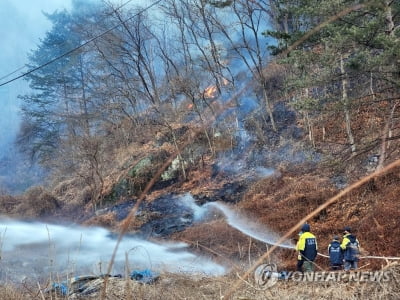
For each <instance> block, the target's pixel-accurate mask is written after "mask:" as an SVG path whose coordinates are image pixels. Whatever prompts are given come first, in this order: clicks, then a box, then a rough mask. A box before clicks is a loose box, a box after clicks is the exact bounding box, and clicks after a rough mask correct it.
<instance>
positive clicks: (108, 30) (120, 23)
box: [0, 0, 162, 87]
mask: <svg viewBox="0 0 400 300" xmlns="http://www.w3.org/2000/svg"><path fill="white" fill-rule="evenodd" d="M131 1H132V0H129V1H128V2H126V3H124V4H123V5H122V6H124V5H126V4H127V3H129V2H131ZM161 1H162V0H157V1H155V2H154V3H152V4H151V5H149V6H147V7H145V8H143V9H142V10H140V11H139V12H137V13H135V14H133V15H132V16H130V17H129V18H128V19H126V20H124V21H122V22H119V23H118V24H117V25H115V26H113V27H111V28H110V29H107V30H106V31H104V32H102V33H101V34H99V35H97V36H95V37H93V38H91V39H89V40H88V41H86V42H84V43H83V44H81V45H79V46H77V47H75V48H73V49H71V50H69V51H67V52H65V53H63V54H61V55H60V56H57V57H55V58H53V59H52V60H49V61H48V62H46V63H44V64H42V65H40V66H38V67H36V68H33V69H31V70H29V71H28V72H25V73H23V74H21V75H19V76H17V77H14V78H12V79H10V80H8V81H6V82H4V83H1V84H0V87H1V86H3V85H6V84H9V83H11V82H13V81H15V80H18V79H20V78H22V77H25V76H26V75H29V74H31V73H33V72H36V71H37V70H40V69H42V68H44V67H46V66H48V65H50V64H52V63H53V62H55V61H57V60H59V59H61V58H63V57H65V56H68V55H70V54H71V53H73V52H75V51H76V50H78V49H80V48H82V47H84V46H86V45H87V44H89V43H91V42H93V41H94V40H96V39H98V38H100V37H102V36H103V35H106V34H107V33H109V32H111V31H113V30H114V29H115V28H118V27H119V26H121V25H122V24H124V23H126V22H128V21H129V20H131V19H132V18H134V17H136V16H138V15H140V14H141V13H143V12H145V11H146V10H149V9H150V8H152V7H153V6H156V5H157V4H158V3H160V2H161ZM122 6H120V7H119V8H121V7H122ZM119 8H117V9H119ZM114 11H115V10H114ZM22 68H24V67H21V68H19V69H18V70H16V71H13V72H12V73H10V74H8V75H6V76H4V77H2V78H1V79H3V78H5V77H8V76H9V75H11V74H13V73H15V72H17V71H19V70H20V69H22ZM1 79H0V80H1Z"/></svg>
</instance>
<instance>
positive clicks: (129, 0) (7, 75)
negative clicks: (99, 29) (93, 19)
mask: <svg viewBox="0 0 400 300" xmlns="http://www.w3.org/2000/svg"><path fill="white" fill-rule="evenodd" d="M132 1H133V0H128V1H126V2H125V3H123V4H121V5H120V6H119V7H117V8H114V9H113V10H112V12H111V13H108V14H106V16H105V17H104V18H102V19H101V20H100V21H98V22H97V23H100V22H102V21H104V20H105V19H106V17H108V16H110V15H112V14H113V13H114V12H115V11H117V10H119V9H121V8H122V7H124V6H125V5H127V4H128V3H129V2H132ZM26 67H27V66H26V65H24V66H22V67H20V68H18V69H16V70H15V71H12V72H11V73H8V74H6V75H4V76H3V77H1V78H0V81H1V80H3V79H5V78H7V77H9V76H11V75H12V74H14V73H16V72H18V71H20V70H22V69H24V68H26Z"/></svg>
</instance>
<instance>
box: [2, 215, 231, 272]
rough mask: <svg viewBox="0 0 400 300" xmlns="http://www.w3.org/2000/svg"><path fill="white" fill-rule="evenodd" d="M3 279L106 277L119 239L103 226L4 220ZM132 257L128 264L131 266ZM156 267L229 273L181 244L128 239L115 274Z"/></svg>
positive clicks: (126, 237)
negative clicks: (52, 275)
mask: <svg viewBox="0 0 400 300" xmlns="http://www.w3.org/2000/svg"><path fill="white" fill-rule="evenodd" d="M0 240H1V243H0V245H1V246H2V247H1V255H2V257H1V261H0V262H1V266H0V275H1V276H0V279H4V277H7V278H14V279H15V278H22V277H24V276H31V275H34V276H35V275H36V277H38V276H40V275H46V274H45V273H49V272H61V273H63V274H67V273H73V274H74V275H81V274H82V272H86V273H87V272H89V273H94V274H104V273H106V272H107V268H108V264H109V261H110V259H111V256H112V253H113V251H114V248H115V246H116V241H117V239H116V237H115V234H112V233H111V232H109V231H108V230H106V229H104V228H100V227H82V226H68V227H67V226H61V225H54V224H44V223H40V222H21V221H16V220H11V219H6V218H1V219H0ZM126 256H127V257H128V262H129V263H128V265H127V262H126ZM126 267H128V269H129V270H133V269H143V268H150V269H153V270H158V271H163V270H166V271H169V272H183V273H192V274H193V273H201V274H207V275H221V274H224V273H225V271H226V270H225V268H224V267H222V266H221V265H218V264H216V263H214V262H212V261H211V260H209V259H206V258H204V257H200V256H197V255H195V254H193V253H191V252H189V251H188V249H187V244H185V243H179V242H162V243H157V242H152V241H147V240H143V239H140V238H139V237H132V236H124V237H123V239H122V241H121V243H120V245H119V247H118V251H117V254H116V257H115V262H114V264H113V270H112V273H113V274H115V273H117V274H122V275H124V270H125V268H126Z"/></svg>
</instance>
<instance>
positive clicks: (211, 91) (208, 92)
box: [204, 85, 217, 99]
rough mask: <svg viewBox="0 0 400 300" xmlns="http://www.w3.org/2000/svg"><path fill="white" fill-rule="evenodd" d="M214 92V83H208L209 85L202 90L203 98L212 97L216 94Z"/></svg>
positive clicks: (215, 89)
mask: <svg viewBox="0 0 400 300" xmlns="http://www.w3.org/2000/svg"><path fill="white" fill-rule="evenodd" d="M216 94H217V86H215V85H210V86H209V87H207V88H206V89H205V90H204V97H205V98H209V99H211V98H214V97H215V96H216Z"/></svg>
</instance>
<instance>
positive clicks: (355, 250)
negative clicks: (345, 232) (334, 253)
mask: <svg viewBox="0 0 400 300" xmlns="http://www.w3.org/2000/svg"><path fill="white" fill-rule="evenodd" d="M347 238H348V239H349V240H350V241H349V242H348V243H347V245H346V250H345V252H344V259H345V260H347V261H358V258H359V256H360V250H359V245H358V241H357V239H356V237H355V236H354V235H349V236H348V237H347Z"/></svg>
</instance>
